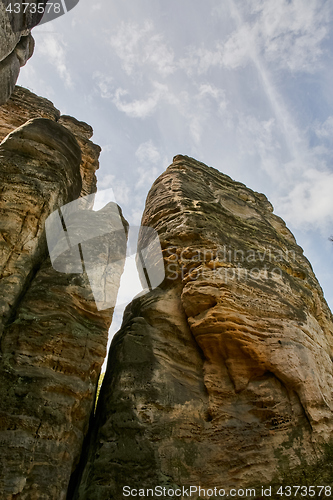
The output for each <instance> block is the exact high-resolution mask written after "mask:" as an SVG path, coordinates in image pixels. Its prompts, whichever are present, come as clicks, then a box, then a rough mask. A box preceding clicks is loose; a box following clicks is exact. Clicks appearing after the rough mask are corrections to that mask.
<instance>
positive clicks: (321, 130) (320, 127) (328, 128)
mask: <svg viewBox="0 0 333 500" xmlns="http://www.w3.org/2000/svg"><path fill="white" fill-rule="evenodd" d="M315 134H316V135H317V137H319V138H320V139H329V140H331V141H333V116H329V117H328V118H327V120H325V122H324V123H322V124H317V125H316V126H315Z"/></svg>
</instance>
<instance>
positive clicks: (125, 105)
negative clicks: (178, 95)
mask: <svg viewBox="0 0 333 500" xmlns="http://www.w3.org/2000/svg"><path fill="white" fill-rule="evenodd" d="M154 87H155V88H154V90H153V91H152V92H150V93H149V94H148V96H147V97H146V98H145V99H134V100H131V99H128V96H130V93H129V91H128V90H125V89H122V88H118V89H117V90H116V91H115V93H114V96H113V99H112V100H113V103H114V104H115V105H116V107H117V109H118V110H119V111H122V112H123V113H125V114H126V115H127V116H129V117H132V118H146V117H147V116H150V115H151V114H152V113H153V112H154V111H155V109H156V107H157V105H158V103H159V102H160V100H161V99H162V98H164V97H166V96H167V95H168V87H167V86H166V85H162V84H159V83H157V82H156V83H155V84H154Z"/></svg>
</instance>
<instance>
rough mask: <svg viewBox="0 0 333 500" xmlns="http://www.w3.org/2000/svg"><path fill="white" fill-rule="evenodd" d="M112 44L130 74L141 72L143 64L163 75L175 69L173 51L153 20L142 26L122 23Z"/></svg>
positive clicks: (111, 41) (111, 40)
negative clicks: (156, 29)
mask: <svg viewBox="0 0 333 500" xmlns="http://www.w3.org/2000/svg"><path fill="white" fill-rule="evenodd" d="M110 45H111V47H112V49H113V50H114V51H115V52H116V54H117V56H118V57H119V58H120V60H121V63H122V67H123V69H124V70H125V72H126V73H127V74H128V75H132V74H135V73H137V72H139V73H141V71H142V67H143V66H150V67H151V69H153V70H154V71H156V72H157V73H159V74H160V75H162V76H167V75H169V74H171V73H173V72H174V71H175V66H174V61H173V59H174V54H173V51H172V50H171V49H170V48H169V47H168V46H167V45H166V44H165V43H164V41H163V36H162V35H161V34H160V33H156V31H155V28H154V25H153V23H152V22H151V21H145V23H144V24H143V25H142V26H139V25H137V24H134V23H131V22H130V23H124V22H123V23H121V25H120V27H119V28H118V30H117V33H116V34H115V35H114V36H112V37H111V39H110Z"/></svg>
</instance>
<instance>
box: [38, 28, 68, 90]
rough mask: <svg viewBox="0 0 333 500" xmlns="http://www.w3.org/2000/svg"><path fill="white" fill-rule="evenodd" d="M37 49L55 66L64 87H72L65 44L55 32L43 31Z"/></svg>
mask: <svg viewBox="0 0 333 500" xmlns="http://www.w3.org/2000/svg"><path fill="white" fill-rule="evenodd" d="M38 50H39V51H40V52H41V53H42V54H43V55H44V56H46V57H47V60H48V62H49V63H51V64H52V65H53V66H54V67H55V68H56V70H57V73H58V74H59V76H60V78H61V79H62V80H63V81H64V83H65V85H66V87H73V81H72V77H71V74H70V71H69V65H68V63H67V56H66V51H67V44H66V43H64V42H63V41H62V40H61V39H60V37H59V36H58V35H57V34H52V33H44V37H43V41H41V40H40V42H39V44H38Z"/></svg>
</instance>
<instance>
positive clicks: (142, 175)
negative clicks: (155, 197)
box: [136, 167, 159, 188]
mask: <svg viewBox="0 0 333 500" xmlns="http://www.w3.org/2000/svg"><path fill="white" fill-rule="evenodd" d="M158 173H159V169H158V168H157V167H152V168H151V167H150V168H149V170H148V169H147V168H146V167H139V168H138V177H139V180H138V181H137V183H136V188H141V187H143V186H147V187H150V186H151V185H152V183H153V182H154V181H155V179H156V177H157V176H158Z"/></svg>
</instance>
